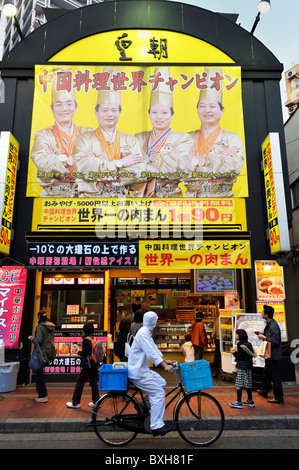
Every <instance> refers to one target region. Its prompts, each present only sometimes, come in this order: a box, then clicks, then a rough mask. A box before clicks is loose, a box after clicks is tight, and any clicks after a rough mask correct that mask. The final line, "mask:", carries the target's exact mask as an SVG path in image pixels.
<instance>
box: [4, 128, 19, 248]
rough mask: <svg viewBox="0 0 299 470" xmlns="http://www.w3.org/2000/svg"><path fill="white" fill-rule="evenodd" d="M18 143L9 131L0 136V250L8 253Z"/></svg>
mask: <svg viewBox="0 0 299 470" xmlns="http://www.w3.org/2000/svg"><path fill="white" fill-rule="evenodd" d="M18 152H19V144H18V142H17V141H16V139H15V138H14V136H13V135H12V134H11V133H10V132H1V136H0V210H1V231H0V252H2V253H5V254H8V255H9V253H10V243H11V232H12V219H13V208H14V199H15V189H16V178H17V164H18Z"/></svg>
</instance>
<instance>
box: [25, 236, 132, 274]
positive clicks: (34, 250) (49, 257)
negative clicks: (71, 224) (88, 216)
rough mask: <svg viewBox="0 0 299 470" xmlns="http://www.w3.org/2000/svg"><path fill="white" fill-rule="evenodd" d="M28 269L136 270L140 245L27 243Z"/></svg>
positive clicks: (116, 243)
mask: <svg viewBox="0 0 299 470" xmlns="http://www.w3.org/2000/svg"><path fill="white" fill-rule="evenodd" d="M26 266H27V268H28V269H29V268H33V269H42V268H44V269H50V268H53V267H56V268H75V267H84V268H95V267H97V268H106V269H111V268H135V267H137V266H138V244H137V243H128V242H127V243H126V242H124V243H118V242H115V243H108V242H107V243H94V242H91V243H86V242H82V243H80V242H77V243H74V242H69V243H67V242H63V243H58V242H53V243H49V242H44V243H42V242H27V263H26Z"/></svg>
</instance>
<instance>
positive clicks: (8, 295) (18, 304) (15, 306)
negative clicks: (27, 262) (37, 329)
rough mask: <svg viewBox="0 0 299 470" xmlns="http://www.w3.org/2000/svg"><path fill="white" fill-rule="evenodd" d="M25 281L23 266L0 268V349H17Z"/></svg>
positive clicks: (25, 275) (25, 272) (25, 273)
mask: <svg viewBox="0 0 299 470" xmlns="http://www.w3.org/2000/svg"><path fill="white" fill-rule="evenodd" d="M26 279H27V271H26V269H25V268H24V267H23V266H3V267H2V268H0V348H3V347H5V349H15V348H17V347H18V344H19V334H20V329H21V321H22V314H23V306H24V297H25V289H26Z"/></svg>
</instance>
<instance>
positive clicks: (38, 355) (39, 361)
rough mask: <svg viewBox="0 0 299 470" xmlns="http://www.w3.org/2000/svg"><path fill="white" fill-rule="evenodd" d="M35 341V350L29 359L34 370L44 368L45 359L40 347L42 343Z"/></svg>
mask: <svg viewBox="0 0 299 470" xmlns="http://www.w3.org/2000/svg"><path fill="white" fill-rule="evenodd" d="M33 342H34V346H35V348H34V350H33V351H32V354H31V358H30V361H29V367H30V369H32V370H33V372H36V371H38V370H39V369H42V368H43V367H44V360H43V356H42V351H41V348H40V345H39V344H38V342H37V341H33Z"/></svg>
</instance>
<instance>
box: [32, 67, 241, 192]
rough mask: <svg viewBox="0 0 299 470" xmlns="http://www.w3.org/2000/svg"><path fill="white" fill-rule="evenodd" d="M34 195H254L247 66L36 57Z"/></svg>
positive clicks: (33, 130)
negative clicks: (65, 61) (63, 61)
mask: <svg viewBox="0 0 299 470" xmlns="http://www.w3.org/2000/svg"><path fill="white" fill-rule="evenodd" d="M26 195H27V196H29V197H58V198H61V197H62V198H65V197H68V198H74V197H79V198H84V197H90V198H103V197H125V196H128V197H134V198H137V197H156V198H162V199H164V198H180V197H181V198H187V199H189V198H195V199H197V198H213V197H215V198H231V197H247V196H248V184H247V168H246V155H245V137H244V124H243V109H242V89H241V68H240V67H238V66H223V67H217V66H216V67H204V66H197V65H194V66H182V65H172V66H161V67H155V66H143V65H140V66H139V65H138V66H137V65H128V64H127V65H126V66H122V64H118V65H117V66H113V67H110V66H105V65H104V66H103V65H101V66H90V65H82V66H81V65H80V66H78V65H76V66H75V65H72V66H69V65H65V66H63V65H59V66H57V65H53V64H47V65H38V66H36V70H35V89H34V103H33V118H32V127H31V140H30V157H29V165H28V178H27V193H26Z"/></svg>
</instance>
